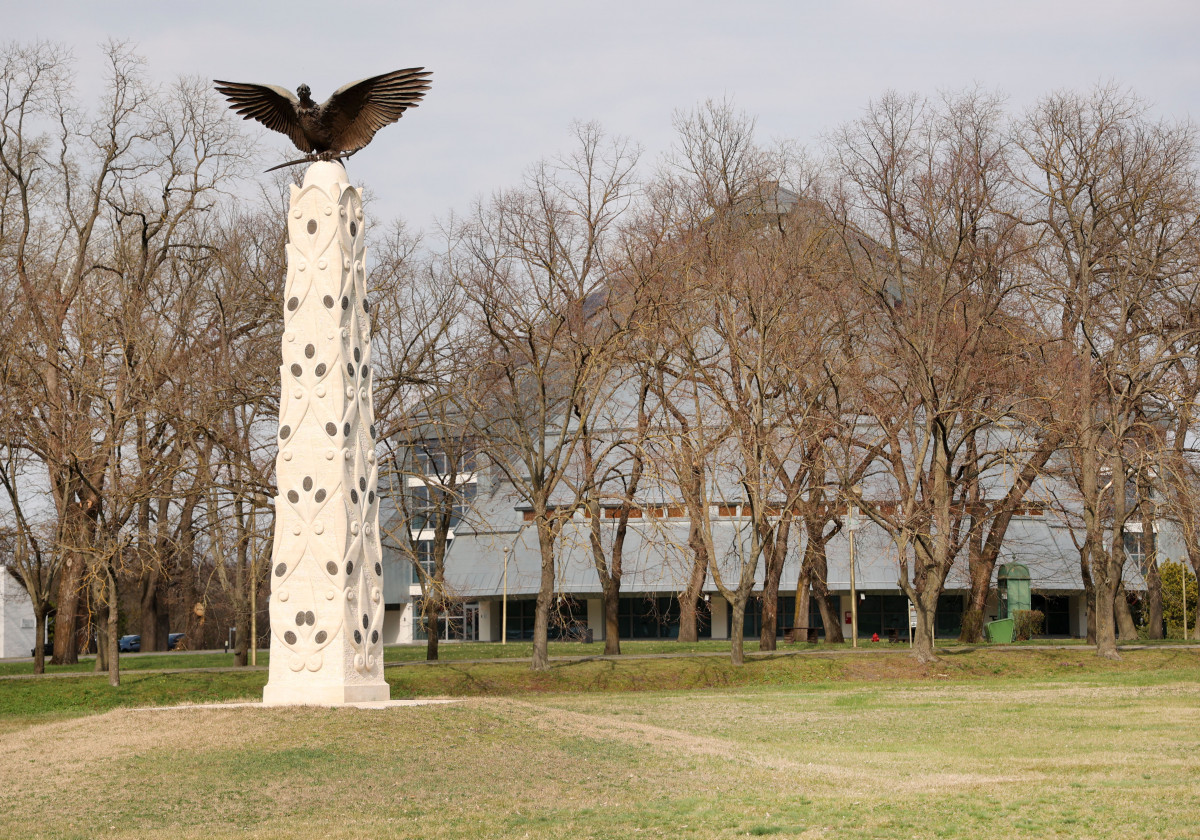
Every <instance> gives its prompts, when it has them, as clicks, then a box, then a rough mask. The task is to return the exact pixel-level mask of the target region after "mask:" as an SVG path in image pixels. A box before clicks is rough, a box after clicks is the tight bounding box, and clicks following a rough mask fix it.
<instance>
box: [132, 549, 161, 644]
mask: <svg viewBox="0 0 1200 840" xmlns="http://www.w3.org/2000/svg"><path fill="white" fill-rule="evenodd" d="M143 562H145V561H143ZM158 580H159V570H158V569H157V568H154V567H152V568H150V569H147V570H145V572H144V573H143V574H142V578H141V580H139V581H138V584H139V586H138V589H139V592H138V594H139V596H140V597H139V598H138V606H139V607H140V608H141V622H140V625H141V634H142V650H166V649H167V640H166V637H163V639H162V640H161V645H160V640H159V638H158V626H159V620H158V602H159V585H158Z"/></svg>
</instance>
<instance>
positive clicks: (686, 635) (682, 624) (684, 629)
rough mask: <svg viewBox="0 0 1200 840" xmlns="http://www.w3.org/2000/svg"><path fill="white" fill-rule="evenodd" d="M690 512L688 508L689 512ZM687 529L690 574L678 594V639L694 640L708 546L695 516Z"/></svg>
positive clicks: (706, 564) (697, 636)
mask: <svg viewBox="0 0 1200 840" xmlns="http://www.w3.org/2000/svg"><path fill="white" fill-rule="evenodd" d="M690 513H691V511H690V509H689V514H690ZM692 519H693V522H692V524H691V526H689V529H688V545H689V546H690V547H691V549H692V574H691V576H690V577H689V578H688V582H687V586H686V587H685V588H684V590H683V594H682V595H680V596H679V641H681V642H694V641H696V640H697V639H699V628H698V627H697V626H696V616H697V608H698V602H699V600H700V590H701V589H703V588H704V579H705V577H707V574H708V546H707V544H706V543H705V541H704V537H703V535H702V534H701V533H700V525H699V524H698V523H696V522H695V521H694V520H695V517H694V516H693V517H692Z"/></svg>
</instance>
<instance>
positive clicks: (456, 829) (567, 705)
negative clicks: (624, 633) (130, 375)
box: [0, 650, 1200, 840]
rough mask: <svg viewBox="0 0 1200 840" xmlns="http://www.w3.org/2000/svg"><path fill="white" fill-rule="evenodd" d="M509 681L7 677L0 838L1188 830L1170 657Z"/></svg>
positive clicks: (1197, 661) (1199, 679)
mask: <svg viewBox="0 0 1200 840" xmlns="http://www.w3.org/2000/svg"><path fill="white" fill-rule="evenodd" d="M506 669H507V670H506ZM522 674H526V675H527V674H528V671H527V670H526V669H525V668H524V666H523V665H521V664H520V663H509V664H495V663H491V664H487V665H467V664H461V665H457V666H454V667H452V668H436V669H434V668H431V669H410V668H404V669H397V670H396V671H394V672H391V673H389V679H390V680H392V681H393V694H394V696H428V695H431V694H435V693H443V694H450V695H458V696H461V697H464V699H463V700H461V701H460V702H458V703H455V704H452V705H446V706H423V707H412V708H393V709H387V710H379V711H368V710H353V709H342V710H326V709H256V708H239V709H202V710H200V709H187V708H181V709H175V710H170V711H134V710H132V709H126V708H115V709H112V710H110V711H107V712H104V713H101V714H85V713H84V712H83V711H81V709H80V708H79V706H78V705H76V706H75V707H70V708H58V709H56V710H54V709H52V710H44V709H43V710H42V711H40V712H36V711H34V709H33V708H32V707H31V706H30V705H28V703H27V705H26V706H25V707H24V709H23V711H22V708H21V707H19V704H14V703H13V702H11V700H10V695H9V692H10V690H11V689H14V688H21V687H24V686H26V685H28V684H29V681H24V680H22V681H19V682H16V681H14V682H10V683H7V684H5V685H2V686H0V837H2V838H8V837H13V838H17V837H20V838H25V837H46V838H94V837H105V838H107V837H114V838H135V837H136V838H157V837H163V838H171V840H187V838H204V840H216V838H224V837H261V838H279V837H287V838H322V837H331V838H358V837H374V838H383V837H398V838H409V837H411V838H417V837H420V838H459V837H462V838H466V837H472V838H475V837H518V838H520V837H530V838H560V837H572V838H574V837H580V838H627V837H637V836H649V837H654V836H662V837H668V836H669V837H681V838H712V837H739V836H746V835H747V834H749V835H751V836H765V835H771V836H779V837H838V838H868V837H904V838H908V837H921V838H924V837H964V838H966V837H971V838H977V837H1020V838H1026V837H1027V838H1034V837H1036V838H1045V837H1096V838H1110V837H1111V838H1130V837H1163V838H1194V837H1197V836H1200V769H1198V768H1200V761H1198V759H1200V756H1198V750H1200V653H1197V652H1196V651H1194V650H1157V651H1131V652H1129V653H1127V654H1126V656H1125V659H1124V660H1123V661H1122V662H1121V663H1116V664H1110V663H1106V662H1103V661H1100V660H1097V659H1096V657H1094V656H1092V655H1090V654H1089V653H1087V652H1084V651H1079V652H1062V651H1031V652H1029V653H1028V654H1025V655H1020V656H1014V655H1012V654H1005V655H999V654H995V653H992V654H988V653H987V652H986V651H984V652H970V653H964V654H960V655H957V656H946V657H945V658H944V659H943V661H942V662H940V663H936V664H934V665H933V666H928V667H926V666H917V665H915V663H911V661H910V660H908V659H907V658H906V657H895V656H888V655H882V654H877V655H873V656H854V657H824V658H815V657H781V658H777V659H770V660H764V661H760V662H756V663H751V664H749V665H748V666H747V667H746V668H743V669H731V668H728V666H726V665H725V664H724V663H721V662H716V661H713V660H711V659H708V658H696V659H691V660H679V659H667V660H641V661H639V662H629V663H612V662H577V663H564V664H561V665H558V666H556V667H555V668H554V669H552V671H551V674H550V675H543V677H542V678H541V679H543V680H544V681H543V682H537V681H534V680H533V679H532V678H524V677H522V676H521V675H522ZM227 676H228V675H225V674H209V675H203V674H197V675H191V678H193V679H196V678H208V679H213V680H224V679H225V678H226V677H227ZM234 676H239V677H242V678H243V679H246V680H247V682H246V683H244V684H243V685H241V686H240V687H239V686H236V685H231V684H229V683H224V682H222V683H220V685H219V687H218V688H219V690H216V689H214V691H216V693H220V694H223V695H224V696H226V697H230V698H231V697H234V696H243V697H244V696H253V695H254V694H255V693H257V691H258V690H259V686H260V685H261V679H262V677H264V676H265V675H262V674H258V675H257V676H258V678H259V680H260V681H259V682H258V683H257V684H255V683H254V681H253V680H251V679H250V678H252V677H255V676H256V674H255V673H251V674H245V675H234ZM187 677H188V675H142V676H140V677H136V678H131V679H130V680H128V681H127V682H128V683H133V684H135V685H137V684H140V688H139V689H138V690H139V691H140V693H141V695H140V696H141V701H139V702H144V701H145V700H146V698H150V700H151V701H152V702H170V701H172V700H177V699H180V698H181V696H182V697H186V696H188V694H189V692H180V691H179V688H180V687H179V681H180V680H183V679H185V678H187ZM418 677H419V678H421V679H425V680H427V681H426V682H413V681H412V680H414V679H416V678H418ZM435 677H436V680H435V679H434V678H435ZM670 680H675V681H677V682H676V686H682V685H686V686H695V687H694V688H691V689H690V690H678V689H677V688H675V689H670V688H668V686H666V685H664V683H666V682H667V681H670ZM739 681H740V682H739ZM703 686H713V687H709V688H703ZM33 687H35V688H40V689H42V690H51V691H54V692H57V691H59V690H64V691H65V690H68V689H70V690H72V691H73V692H74V694H75V700H76V701H81V700H82V699H83V698H82V697H81V696H80V693H81V692H84V691H96V692H99V693H101V694H102V693H103V691H104V690H105V689H107V686H105V685H103V682H102V678H101V679H97V678H90V677H80V678H78V679H76V680H70V679H62V680H53V681H42V682H40V683H35V684H34V686H33ZM193 688H194V687H193ZM122 689H123V690H124V689H126V687H125V686H123V687H122ZM129 690H130V691H132V688H130V689H129ZM239 691H240V692H241V693H240V695H239ZM173 692H178V693H173ZM190 695H191V696H192V699H201V698H200V697H199V696H197V692H195V691H192V692H190ZM471 695H474V696H471ZM481 695H482V696H481ZM56 696H57V695H56ZM60 699H61V698H60ZM205 699H211V698H205ZM27 701H28V702H32V701H30V700H29V699H28V698H27ZM52 705H53V704H52ZM135 705H136V704H135ZM97 707H98V708H104V706H103V705H102V704H97ZM80 715H83V716H80Z"/></svg>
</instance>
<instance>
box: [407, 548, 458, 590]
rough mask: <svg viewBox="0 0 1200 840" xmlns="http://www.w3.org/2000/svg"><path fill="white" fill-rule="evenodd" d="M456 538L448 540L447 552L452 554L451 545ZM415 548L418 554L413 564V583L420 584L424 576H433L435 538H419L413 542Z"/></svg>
mask: <svg viewBox="0 0 1200 840" xmlns="http://www.w3.org/2000/svg"><path fill="white" fill-rule="evenodd" d="M453 542H454V539H453V538H448V539H447V540H446V554H447V556H448V555H449V554H450V546H451V545H452V544H453ZM413 549H414V551H415V554H416V562H415V563H413V564H412V567H411V568H412V583H414V584H419V583H420V582H421V580H422V578H426V579H428V578H431V577H433V573H434V569H435V564H434V561H433V540H417V541H416V542H415V543H413Z"/></svg>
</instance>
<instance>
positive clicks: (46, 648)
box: [29, 642, 54, 656]
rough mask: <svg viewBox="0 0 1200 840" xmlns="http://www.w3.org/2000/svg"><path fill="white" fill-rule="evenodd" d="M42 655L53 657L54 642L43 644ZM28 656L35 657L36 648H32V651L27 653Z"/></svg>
mask: <svg viewBox="0 0 1200 840" xmlns="http://www.w3.org/2000/svg"><path fill="white" fill-rule="evenodd" d="M42 654H43V655H44V656H53V655H54V642H46V643H45V644H43V645H42ZM29 655H30V656H37V648H34V649H33V650H31V651H29Z"/></svg>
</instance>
